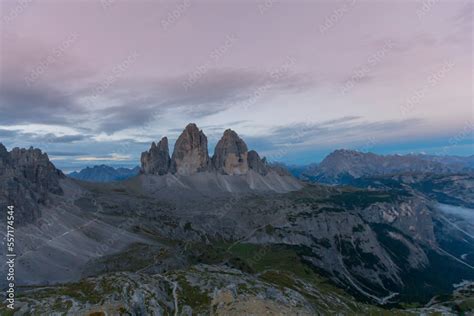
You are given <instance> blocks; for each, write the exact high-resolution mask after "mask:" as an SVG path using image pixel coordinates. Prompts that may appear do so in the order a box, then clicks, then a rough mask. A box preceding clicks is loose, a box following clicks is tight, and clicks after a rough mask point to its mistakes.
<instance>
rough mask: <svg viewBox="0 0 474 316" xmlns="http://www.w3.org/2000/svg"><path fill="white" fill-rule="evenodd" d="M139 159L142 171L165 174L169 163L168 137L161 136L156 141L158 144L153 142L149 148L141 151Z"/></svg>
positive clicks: (168, 168)
mask: <svg viewBox="0 0 474 316" xmlns="http://www.w3.org/2000/svg"><path fill="white" fill-rule="evenodd" d="M140 160H141V163H142V169H141V172H142V173H151V174H158V175H164V174H167V173H168V171H169V170H170V165H171V159H170V151H169V147H168V138H166V137H163V138H162V139H161V140H160V141H159V142H158V145H156V143H155V142H153V143H152V144H151V148H150V150H149V151H145V152H143V153H142V156H141V159H140Z"/></svg>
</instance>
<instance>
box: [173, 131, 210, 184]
mask: <svg viewBox="0 0 474 316" xmlns="http://www.w3.org/2000/svg"><path fill="white" fill-rule="evenodd" d="M209 166H210V164H209V154H208V150H207V137H206V135H204V133H203V132H202V131H201V130H199V129H198V127H197V126H196V124H194V123H191V124H188V126H186V128H185V129H184V131H183V133H182V134H181V135H180V136H179V137H178V139H177V140H176V144H175V146H174V151H173V156H172V158H171V168H170V170H171V172H172V173H178V174H182V175H191V174H194V173H196V172H202V171H208V170H209Z"/></svg>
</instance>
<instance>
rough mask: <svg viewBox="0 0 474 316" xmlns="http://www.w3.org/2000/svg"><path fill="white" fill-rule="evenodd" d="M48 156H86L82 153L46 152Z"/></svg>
mask: <svg viewBox="0 0 474 316" xmlns="http://www.w3.org/2000/svg"><path fill="white" fill-rule="evenodd" d="M48 155H50V156H58V157H77V156H86V155H87V154H86V153H83V152H66V151H50V152H48Z"/></svg>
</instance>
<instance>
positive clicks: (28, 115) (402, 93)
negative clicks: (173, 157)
mask: <svg viewBox="0 0 474 316" xmlns="http://www.w3.org/2000/svg"><path fill="white" fill-rule="evenodd" d="M0 9H1V12H0V19H1V20H0V27H1V35H0V36H1V40H0V45H1V47H0V53H1V54H0V67H1V68H0V142H1V143H3V144H4V145H5V146H7V148H9V149H11V148H13V147H29V146H34V147H38V148H41V149H42V150H43V151H46V152H47V153H48V155H49V157H50V158H51V159H52V161H53V162H54V163H55V165H56V166H57V167H59V168H62V169H63V170H65V171H72V170H77V169H81V168H83V167H85V166H92V165H97V164H109V165H114V166H135V165H138V164H139V157H140V153H141V152H142V151H145V150H147V149H148V148H149V146H150V143H151V142H152V141H157V140H159V139H161V137H163V136H168V138H169V139H170V146H171V148H170V150H171V151H172V149H173V145H174V141H175V140H176V138H177V137H178V136H179V134H180V133H181V132H182V130H183V129H184V127H185V126H186V125H187V124H188V123H190V122H194V123H196V124H197V125H198V127H200V128H201V129H203V131H204V133H205V134H206V135H207V136H208V139H209V153H210V154H211V155H212V154H213V151H214V145H215V144H216V142H217V141H218V140H219V138H220V137H221V135H222V133H223V131H224V130H225V129H227V128H231V129H233V130H235V131H236V132H237V133H238V134H239V135H240V136H241V137H242V138H243V139H244V140H245V141H246V142H247V144H248V146H249V148H251V149H255V150H257V151H258V152H259V153H260V155H261V156H267V158H268V159H269V160H271V161H280V162H285V163H288V164H306V163H310V162H318V161H320V160H321V159H322V158H323V157H324V156H325V155H327V154H328V153H330V152H331V151H333V150H335V149H338V148H348V149H355V150H360V151H371V152H376V153H381V154H390V153H402V154H403V153H412V152H413V153H429V154H452V155H471V154H474V133H473V131H474V107H473V78H472V75H473V73H472V71H473V62H472V61H473V46H472V45H473V44H472V43H473V24H472V21H473V2H472V1H465V0H450V1H445V0H413V1H409V0H400V1H395V0H390V1H389V0H377V1H376V0H369V1H361V0H345V1H318V0H316V1H301V0H296V1H289V0H285V1H276V0H263V1H252V0H244V1H236V0H232V1H230V0H224V1H209V0H201V1H194V0H179V1H160V0H147V1H144V0H137V1H130V0H126V1H119V0H99V1H88V0H72V1H68V2H67V3H66V2H65V1H59V0H54V1H52V0H42V1H39V0H15V1H10V0H2V1H1V3H0Z"/></svg>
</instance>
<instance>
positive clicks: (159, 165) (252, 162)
mask: <svg viewBox="0 0 474 316" xmlns="http://www.w3.org/2000/svg"><path fill="white" fill-rule="evenodd" d="M140 171H141V173H142V174H154V175H166V174H178V175H184V176H189V175H193V174H196V173H200V172H212V173H217V174H221V175H230V176H234V175H235V176H238V175H250V174H254V173H256V174H258V175H261V176H267V175H268V174H269V173H272V174H276V175H277V176H284V177H291V174H290V173H289V172H288V171H287V170H286V169H285V168H284V167H283V166H280V165H271V164H267V162H266V160H265V158H260V156H259V155H258V153H257V152H256V151H255V150H251V151H249V150H248V147H247V145H246V144H245V142H244V140H243V139H242V138H240V137H239V135H237V133H236V132H235V131H233V130H231V129H227V130H226V131H225V132H224V134H223V135H222V138H221V139H220V140H219V142H218V143H217V145H216V147H215V149H214V155H213V156H212V158H210V157H209V154H208V149H207V137H206V135H205V134H204V133H203V131H202V130H200V129H199V128H198V127H197V126H196V124H194V123H191V124H188V126H186V128H185V129H184V131H183V133H182V134H181V135H180V136H179V137H178V139H177V141H176V143H175V146H174V150H173V155H172V157H171V159H170V157H169V150H168V139H167V138H166V137H163V139H162V140H161V141H160V142H159V143H158V145H157V144H155V143H154V142H153V143H152V145H151V148H150V150H149V151H145V152H143V153H142V156H141V170H140Z"/></svg>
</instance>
